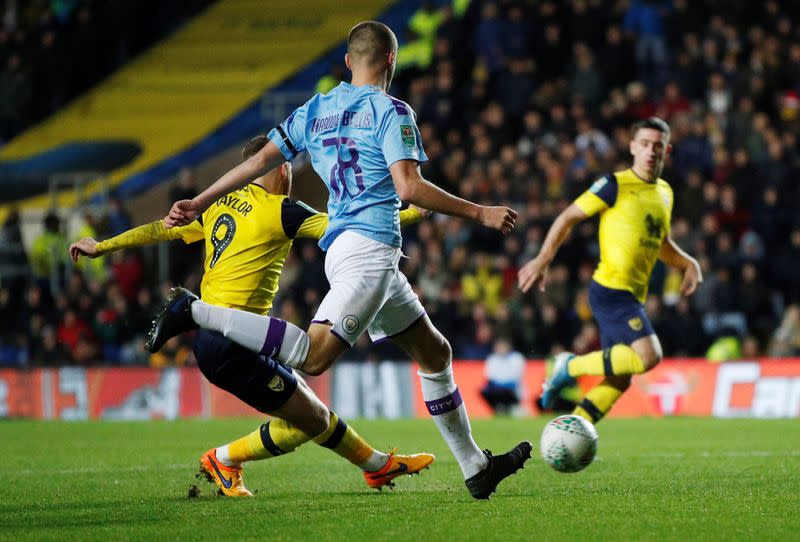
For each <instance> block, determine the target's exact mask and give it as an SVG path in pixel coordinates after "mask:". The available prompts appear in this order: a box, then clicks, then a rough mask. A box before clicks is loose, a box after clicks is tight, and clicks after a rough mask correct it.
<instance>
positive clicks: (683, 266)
mask: <svg viewBox="0 0 800 542" xmlns="http://www.w3.org/2000/svg"><path fill="white" fill-rule="evenodd" d="M658 259H659V260H661V261H662V262H664V263H665V264H667V265H669V266H670V267H675V268H676V269H680V270H681V271H682V272H683V282H682V283H681V293H683V295H692V294H693V293H694V291H695V290H697V286H698V285H699V284H700V283H702V282H703V272H702V271H701V270H700V264H699V263H698V261H697V260H695V259H694V258H692V257H691V256H689V254H687V253H686V252H684V251H683V250H682V249H681V247H679V246H678V244H677V243H676V242H675V241H674V240H673V239H672V237H670V236H669V235H666V236H664V240H663V241H661V250H660V251H659V253H658Z"/></svg>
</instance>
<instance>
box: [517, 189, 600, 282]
mask: <svg viewBox="0 0 800 542" xmlns="http://www.w3.org/2000/svg"><path fill="white" fill-rule="evenodd" d="M588 217H589V215H588V214H587V213H586V212H585V211H584V210H583V209H581V208H580V207H579V206H578V205H577V204H575V203H573V204H572V205H570V206H569V207H567V208H566V209H564V210H563V211H562V212H561V213H560V214H559V215H558V217H557V218H556V220H555V222H553V225H552V226H550V230H549V231H548V232H547V236H546V237H545V239H544V243H543V244H542V248H541V250H540V251H539V254H537V255H536V257H535V258H533V259H532V260H531V261H529V262H528V263H526V264H525V265H523V266H522V268H520V270H519V274H518V277H517V282H518V285H519V288H520V290H522V291H523V292H527V291H528V290H530V289H531V287H533V286H534V285H536V284H538V285H539V289H540V290H541V291H544V278H545V275H546V274H547V268H548V267H550V263H551V262H552V261H553V258H555V256H556V253H557V252H558V249H559V247H561V245H562V244H563V243H564V241H565V240H566V239H567V237H569V234H570V232H571V231H572V228H573V227H575V224H578V223H579V222H582V221H584V220H586V219H587V218H588Z"/></svg>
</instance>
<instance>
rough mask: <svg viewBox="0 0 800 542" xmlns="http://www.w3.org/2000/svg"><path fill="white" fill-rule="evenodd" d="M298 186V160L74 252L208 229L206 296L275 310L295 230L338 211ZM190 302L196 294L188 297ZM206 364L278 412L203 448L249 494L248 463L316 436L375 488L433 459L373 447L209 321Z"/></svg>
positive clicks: (187, 238) (295, 380) (410, 219)
mask: <svg viewBox="0 0 800 542" xmlns="http://www.w3.org/2000/svg"><path fill="white" fill-rule="evenodd" d="M267 141H268V139H267V138H266V137H265V136H258V137H256V138H254V139H252V140H251V141H250V142H249V143H248V144H247V145H246V146H245V148H244V149H243V151H242V154H243V157H244V159H245V160H246V159H247V158H249V157H250V156H252V155H253V154H255V153H257V152H258V151H259V150H260V149H261V148H262V147H263V146H264V145H266V144H267ZM290 191H291V166H290V164H289V163H288V162H287V163H284V164H283V165H282V166H281V167H280V168H278V169H275V170H273V171H271V172H269V173H268V174H267V175H265V176H264V177H261V178H259V179H256V180H255V181H253V182H252V183H250V184H249V185H247V186H245V187H244V188H242V189H241V190H238V191H236V192H233V193H231V194H228V195H227V196H224V197H222V198H220V199H219V200H218V201H217V202H216V203H215V204H213V205H211V207H209V209H208V210H207V211H206V212H204V213H203V214H202V215H201V216H200V217H199V218H198V219H197V220H196V221H194V222H192V223H191V224H188V225H186V226H183V227H179V228H170V229H167V228H164V223H163V222H162V221H160V220H159V221H156V222H152V223H150V224H146V225H144V226H139V227H137V228H133V229H131V230H129V231H127V232H124V233H122V234H120V235H118V236H116V237H113V238H111V239H108V240H106V241H102V242H99V243H98V242H96V241H95V240H94V239H91V238H84V239H81V240H80V241H78V242H76V243H73V244H72V245H71V246H70V248H69V252H70V255H71V257H72V259H73V261H75V262H77V261H78V258H79V257H80V256H88V257H91V258H94V257H97V256H101V255H103V254H107V253H110V252H115V251H117V250H121V249H123V248H130V247H137V246H142V245H146V244H149V243H154V242H158V241H165V240H170V239H182V240H183V241H184V242H186V243H194V242H197V241H200V240H203V239H205V248H206V259H205V274H204V275H203V281H202V285H201V292H202V297H203V300H205V301H206V302H208V303H211V304H214V305H221V306H224V307H232V308H237V309H242V310H245V311H249V312H254V313H257V314H266V313H267V312H269V310H270V309H271V308H272V301H273V299H274V298H275V294H276V292H277V290H278V279H279V277H280V274H281V271H282V269H283V264H284V261H285V260H286V256H287V254H288V252H289V249H290V248H291V246H292V242H293V240H294V239H298V238H312V239H319V238H320V237H322V235H323V234H324V233H325V228H326V227H327V225H328V215H327V214H325V213H318V212H317V211H315V210H313V209H311V208H310V207H308V206H306V205H305V204H303V203H301V202H295V201H292V200H291V199H289V198H288V197H287V195H288V194H289V193H290ZM421 218H422V214H421V213H420V211H419V210H417V209H415V208H410V209H407V210H405V211H402V212H401V213H400V221H401V225H407V224H411V223H414V222H418V221H419V220H420V219H421ZM187 306H188V304H187ZM194 353H195V357H196V358H197V364H198V366H199V367H200V370H201V371H202V372H203V375H205V377H206V378H207V379H208V380H209V381H210V382H211V383H213V384H215V385H216V386H218V387H220V388H222V389H224V390H226V391H228V392H230V393H232V394H233V395H235V396H237V397H238V398H240V399H241V400H242V401H244V402H245V403H247V404H248V405H250V406H252V407H253V408H255V409H257V410H259V411H260V412H264V413H268V414H270V415H271V416H273V419H272V420H270V421H267V422H266V423H264V424H262V425H261V426H260V427H259V428H258V429H256V430H255V431H253V432H252V433H250V434H248V435H245V436H244V437H242V438H240V439H237V440H235V441H233V442H231V443H229V444H227V445H225V446H219V447H217V448H212V449H210V450H208V451H207V452H206V453H205V454H203V456H202V457H201V458H200V468H201V472H202V473H203V474H205V475H206V476H207V477H208V478H209V480H212V481H214V482H215V483H216V484H217V486H219V489H220V491H221V492H222V493H223V494H225V495H228V496H233V497H245V496H247V497H249V496H252V493H251V492H250V491H249V490H248V489H247V488H246V487H245V486H244V481H243V479H242V467H241V465H242V463H244V462H246V461H253V460H258V459H265V458H268V457H274V456H277V455H283V454H286V453H289V452H292V451H294V449H295V448H297V447H298V446H300V445H301V444H304V443H306V442H308V441H309V440H312V439H313V440H314V442H316V443H317V444H320V445H321V446H325V447H327V448H330V449H332V450H333V451H334V452H336V453H337V454H339V455H340V456H342V457H344V458H345V459H347V460H348V461H350V462H351V463H353V464H355V465H356V466H358V467H360V468H361V469H362V470H363V471H364V478H365V480H366V482H367V485H369V486H370V487H372V488H376V489H380V488H381V487H383V486H385V485H389V486H392V485H393V482H392V480H393V479H394V478H396V477H398V476H400V475H403V474H415V473H417V472H419V471H420V470H422V469H424V468H426V467H427V466H429V465H430V464H431V463H432V462H433V460H434V456H433V455H431V454H415V455H399V454H396V453H394V452H390V453H389V454H384V453H382V452H378V451H377V450H375V449H374V448H372V447H371V446H370V445H369V444H368V443H367V442H366V441H365V440H364V439H363V438H361V437H360V436H359V435H358V433H356V432H355V431H354V430H353V429H352V428H351V427H349V426H348V425H347V424H346V423H345V422H344V420H342V419H340V418H338V417H337V415H336V414H335V413H333V412H330V411H329V410H328V409H327V407H325V405H324V404H323V403H322V402H321V401H320V400H319V398H318V397H317V396H316V395H315V394H314V392H313V391H311V388H309V387H308V386H307V385H306V383H305V382H304V381H303V380H302V379H301V378H299V377H298V376H297V375H296V374H294V373H293V372H292V370H291V369H290V368H288V367H286V366H284V365H282V364H280V363H278V362H277V361H275V360H273V359H271V358H268V357H266V356H263V355H260V354H257V353H253V352H251V351H249V350H247V349H245V348H243V347H241V346H239V345H237V344H236V343H234V342H232V341H230V340H228V339H227V338H225V337H223V336H222V335H221V334H220V333H217V332H213V331H207V330H200V331H198V333H197V337H196V339H195V343H194Z"/></svg>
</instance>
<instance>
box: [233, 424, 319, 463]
mask: <svg viewBox="0 0 800 542" xmlns="http://www.w3.org/2000/svg"><path fill="white" fill-rule="evenodd" d="M309 440H311V439H309V438H308V436H307V435H306V434H305V433H303V432H302V431H300V430H299V429H297V428H296V427H294V426H293V425H291V424H290V423H289V422H286V421H284V420H281V419H279V418H275V419H273V420H270V421H268V422H267V423H265V424H263V425H262V426H261V427H259V428H258V429H256V430H255V431H253V432H252V433H250V434H249V435H245V436H244V437H242V438H240V439H237V440H234V441H233V442H231V443H230V444H228V458H229V459H230V461H231V462H233V463H244V462H245V461H256V460H258V459H266V458H268V457H275V456H276V455H283V454H288V453H289V452H293V451H294V450H295V448H297V447H298V446H300V445H301V444H304V443H306V442H308V441H309Z"/></svg>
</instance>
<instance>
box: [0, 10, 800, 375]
mask: <svg viewBox="0 0 800 542" xmlns="http://www.w3.org/2000/svg"><path fill="white" fill-rule="evenodd" d="M466 4H467V3H465V2H456V3H454V6H456V7H455V8H454V7H453V6H450V5H446V6H444V7H442V6H439V5H436V4H432V5H428V4H426V5H425V6H424V7H423V8H421V9H420V11H419V12H417V13H416V14H415V15H414V17H412V19H411V20H410V21H411V24H410V27H409V29H408V33H407V36H408V41H406V43H405V44H404V45H403V48H405V49H406V50H408V51H414V52H415V56H413V57H412V60H411V61H408V62H404V63H403V66H402V68H403V70H402V71H401V72H400V73H399V74H398V75H397V77H396V79H397V80H396V83H395V85H394V87H393V89H394V94H395V95H396V96H398V97H400V98H402V99H404V100H405V101H408V102H409V103H410V104H411V105H412V107H413V108H414V109H415V110H416V112H417V115H418V122H419V126H420V130H421V133H422V137H423V142H424V144H425V148H426V152H427V154H428V156H429V158H430V160H429V161H428V162H427V163H426V164H425V165H424V166H423V173H424V175H425V176H426V177H427V178H428V179H430V180H432V181H434V182H436V183H438V184H440V185H441V186H443V187H445V188H446V189H447V190H450V191H452V192H453V193H456V194H459V195H461V196H463V197H466V198H468V199H472V200H475V201H477V202H480V203H491V204H506V205H509V206H511V207H513V208H515V209H517V210H519V211H520V218H519V222H518V224H517V228H516V230H515V232H514V233H513V234H512V235H510V236H508V237H506V238H502V237H500V236H499V235H497V234H495V233H493V232H490V231H488V230H485V229H483V228H481V227H479V226H476V225H473V224H470V223H467V222H464V221H462V220H457V219H452V218H449V217H443V216H433V217H431V218H429V219H428V220H426V221H425V222H423V223H421V224H419V225H418V226H416V227H414V228H411V229H409V230H406V231H405V232H404V238H405V241H404V252H405V254H406V255H407V258H405V259H404V260H403V261H402V263H401V266H402V270H403V271H404V272H405V273H406V275H407V276H408V277H409V279H410V281H411V282H412V284H413V285H414V287H415V289H416V291H417V292H418V294H419V295H420V297H421V298H422V301H423V304H424V305H425V307H426V308H427V310H428V312H429V314H430V316H431V318H432V319H433V320H434V322H435V323H436V325H437V327H439V329H440V330H441V331H442V332H443V333H444V334H445V336H447V337H448V338H449V339H450V341H451V343H452V344H453V347H454V350H455V354H456V356H457V357H459V358H485V357H486V356H487V355H488V354H489V353H490V352H491V350H492V345H493V343H494V341H495V340H496V339H498V338H506V339H509V340H510V341H511V344H512V345H513V347H514V349H516V350H518V351H520V352H522V353H524V354H525V355H526V356H528V357H543V356H546V355H548V354H550V353H552V352H556V351H560V350H563V349H567V350H571V351H575V352H578V353H583V352H588V351H591V350H595V349H597V348H598V347H599V336H598V331H597V328H596V326H595V325H594V324H593V322H592V314H591V310H590V309H589V305H588V295H587V286H588V284H589V281H590V279H591V274H592V271H593V269H594V266H595V264H596V261H597V257H598V246H597V241H596V234H597V223H596V220H595V221H589V222H587V223H585V224H583V225H581V226H580V227H578V228H577V229H576V231H574V232H573V235H572V237H571V239H570V240H569V241H568V242H567V243H566V244H565V245H564V246H563V247H562V249H561V250H560V251H559V254H558V258H557V260H556V262H555V264H554V265H553V267H552V268H551V270H550V273H549V281H548V285H547V289H546V291H545V292H544V293H538V292H537V293H534V294H530V295H525V296H523V295H521V294H520V293H519V291H518V290H517V288H516V272H517V269H518V267H519V266H520V265H521V264H522V263H524V262H525V261H527V260H528V259H530V258H531V257H532V256H533V255H535V254H536V253H537V251H538V249H539V247H540V245H541V243H542V241H543V239H544V235H545V233H546V232H547V229H548V227H549V225H550V223H551V222H552V221H553V219H554V218H555V216H556V215H557V214H558V212H560V211H561V210H562V209H564V208H565V207H566V206H567V205H569V203H570V202H571V201H572V199H574V198H575V197H577V196H578V195H579V194H580V193H581V192H583V191H584V190H586V189H587V188H588V187H589V186H590V185H591V183H592V182H593V181H594V180H595V179H597V178H598V177H600V176H602V175H605V174H606V173H608V172H611V171H616V170H621V169H626V168H627V167H629V165H630V160H629V154H628V142H629V139H630V134H629V131H628V127H629V125H630V124H631V123H632V122H634V121H636V120H639V119H643V118H646V117H649V116H652V115H658V116H660V117H662V118H664V119H665V120H667V121H668V122H669V123H670V125H671V127H672V140H671V141H672V145H673V152H672V157H671V159H670V160H669V161H668V163H667V168H666V170H665V172H664V174H663V177H664V178H665V179H666V180H667V181H668V182H669V183H670V184H671V185H672V187H673V189H674V192H675V208H674V210H673V220H672V231H671V234H672V236H673V238H674V239H675V240H676V241H677V242H678V244H679V245H680V246H681V247H683V248H684V249H686V250H687V251H689V252H690V253H691V254H693V255H694V256H696V257H697V258H698V260H699V261H700V263H701V266H702V269H703V273H704V276H705V281H704V283H703V285H702V286H701V288H700V289H699V291H698V292H697V293H696V294H695V295H694V296H693V297H691V298H688V299H687V298H682V297H681V296H680V294H679V292H678V289H679V286H680V275H679V274H677V273H676V272H674V271H671V270H668V269H666V268H664V267H663V266H661V265H660V264H659V265H658V266H657V268H656V270H655V272H654V274H653V280H652V281H651V287H650V295H649V297H648V299H647V302H646V308H647V311H648V314H649V315H650V318H651V320H652V322H653V325H654V327H655V330H656V332H657V333H658V335H659V337H660V339H661V342H662V345H663V347H664V353H665V355H667V356H684V355H686V356H703V355H708V356H709V357H710V358H717V357H719V358H720V359H731V358H737V357H752V356H760V355H776V356H788V355H800V274H799V273H798V271H797V270H798V269H800V212H798V211H797V210H796V202H797V201H798V197H800V189H798V185H797V183H796V181H795V179H796V178H798V174H800V154H798V153H799V152H800V147H799V146H798V137H799V136H800V26H798V23H800V7H799V6H797V5H794V4H792V3H789V2H786V3H783V4H782V3H780V2H777V1H776V0H767V1H766V2H763V3H761V2H758V3H757V2H740V3H727V2H714V1H708V2H691V1H689V0H672V1H669V0H649V1H645V0H631V1H628V2H625V1H611V0H572V1H571V2H556V1H548V0H543V1H538V2H514V1H497V2H488V1H486V2H479V1H473V2H471V3H468V5H466ZM723 6H724V9H723ZM456 8H457V9H456ZM712 8H714V9H712ZM712 13H713V14H714V15H712ZM722 13H724V15H721V14H722ZM419 51H423V52H422V53H421V54H419ZM402 54H403V49H401V55H402ZM401 58H402V57H401ZM176 190H178V189H177V188H176ZM180 190H183V194H184V195H191V183H188V184H186V185H185V186H184V188H180ZM177 194H178V192H177V191H175V192H174V194H173V195H177ZM165 205H166V203H165ZM114 213H116V218H117V219H119V216H120V215H122V216H124V206H123V205H122V203H121V202H117V205H116V207H114ZM105 222H106V226H102V225H94V224H93V219H91V218H88V219H87V222H86V228H89V229H85V230H84V232H83V233H87V232H88V233H95V234H96V235H98V236H99V237H101V238H102V237H107V236H108V235H112V234H114V233H115V232H114V228H112V227H111V226H110V225H111V224H113V223H114V222H115V220H114V216H112V217H111V219H110V220H106V221H105ZM117 223H119V220H117ZM15 227H16V228H17V229H18V226H15V224H14V221H13V218H12V219H11V220H10V221H9V222H8V223H7V224H6V225H5V226H4V229H3V233H2V235H4V236H5V238H6V239H8V238H10V236H14V235H18V232H17V233H15V232H14V229H15ZM118 227H119V226H118ZM92 228H94V229H92ZM58 231H59V230H58V227H57V226H56V227H55V229H54V230H52V231H51V232H50V233H51V234H52V236H54V238H55V240H52V239H51V244H47V243H44V245H43V246H48V247H52V246H54V245H53V244H52V243H56V244H58V246H60V247H63V248H64V250H60V248H59V249H58V250H49V249H42V250H43V251H44V253H46V254H56V253H59V254H63V256H64V257H66V241H67V240H66V239H65V238H63V236H62V235H61V234H60V233H58ZM46 233H47V232H46ZM170 248H172V246H171V247H170ZM34 250H35V249H34ZM17 257H23V258H24V257H27V258H28V259H29V261H30V262H31V264H32V265H33V267H34V269H35V268H36V265H37V264H36V262H37V261H40V260H41V258H40V257H38V256H37V255H36V254H35V253H30V254H27V255H24V254H23V255H17ZM37 258H38V259H37ZM186 258H190V259H191V260H192V261H193V262H195V265H193V266H189V265H187V264H186V263H185V262H180V263H178V262H176V261H173V265H172V271H173V273H172V274H173V275H174V276H173V277H172V278H173V280H174V282H181V283H183V284H185V285H187V286H188V287H190V288H194V289H197V288H198V284H199V277H200V273H201V267H200V258H199V257H198V255H197V254H192V253H189V254H188V255H187V256H186ZM323 258H324V254H323V253H322V252H321V251H320V250H319V249H318V248H317V247H316V246H315V245H314V244H313V243H311V242H298V243H296V246H295V249H294V250H293V251H292V253H290V256H289V259H288V260H287V263H286V266H285V269H284V272H283V276H282V279H281V291H280V292H279V296H278V298H277V299H276V305H275V309H274V311H275V314H276V315H278V316H280V317H281V318H283V319H286V320H288V321H291V322H294V323H297V324H300V325H305V324H307V323H308V321H309V320H310V318H311V317H312V316H313V314H314V311H315V309H316V306H317V305H318V303H319V302H320V300H321V299H322V296H323V295H324V294H325V292H326V291H327V282H326V279H325V273H324V270H323ZM56 259H58V258H56ZM44 260H45V261H47V258H46V257H45V258H44ZM107 260H108V261H106V262H105V263H99V264H96V263H94V262H93V263H92V264H88V265H86V266H85V267H83V268H82V271H81V272H80V273H74V272H72V271H68V272H67V273H66V275H65V278H64V284H65V287H64V288H63V289H62V291H61V292H60V293H59V294H58V295H55V296H53V297H52V299H50V296H49V293H48V291H49V283H48V281H47V280H45V278H44V276H45V275H39V278H38V279H36V278H34V279H31V280H28V281H27V282H26V283H25V284H22V285H14V286H11V287H10V286H8V285H6V284H3V287H2V288H0V320H2V321H4V322H14V323H15V325H14V326H13V327H11V328H8V329H5V328H4V330H3V348H2V349H1V351H0V359H2V360H3V361H4V362H5V363H14V364H21V365H24V364H54V363H61V362H64V361H67V360H73V361H74V362H75V363H91V362H101V361H110V362H114V363H120V362H121V363H146V362H148V361H149V362H150V363H154V364H157V365H163V364H170V363H186V362H191V354H190V350H189V348H188V346H187V345H188V343H187V342H185V339H184V340H173V341H171V343H170V344H168V345H167V347H166V348H165V351H164V353H163V354H160V355H157V356H154V357H153V358H152V359H149V358H148V357H147V356H146V355H145V353H144V351H143V349H142V346H141V343H142V334H143V332H144V331H145V330H146V329H147V327H148V323H149V320H150V318H151V317H152V316H153V314H154V312H155V309H156V307H157V306H158V304H159V302H160V299H161V298H162V296H163V294H164V292H165V291H166V289H167V288H168V287H169V286H170V284H158V283H155V282H153V279H154V276H152V271H151V269H152V267H153V266H151V265H149V263H148V262H147V261H146V259H145V256H143V254H142V253H140V252H137V251H129V252H127V253H118V254H115V255H112V256H110V257H108V258H107ZM173 260H175V258H173ZM101 262H102V261H101ZM48 265H61V263H60V262H54V261H50V262H49V264H48ZM45 274H46V273H45ZM392 355H393V352H392V351H389V350H378V349H375V348H373V347H370V346H369V344H368V341H367V340H366V339H363V340H362V342H359V343H358V344H357V345H356V347H355V348H354V350H353V351H352V352H351V355H350V358H356V359H358V358H370V357H375V356H381V357H391V356H392Z"/></svg>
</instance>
